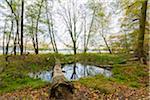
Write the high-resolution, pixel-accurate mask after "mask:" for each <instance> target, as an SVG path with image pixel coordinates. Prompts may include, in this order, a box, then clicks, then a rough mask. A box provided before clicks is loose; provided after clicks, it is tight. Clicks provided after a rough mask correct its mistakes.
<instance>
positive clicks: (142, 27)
mask: <svg viewBox="0 0 150 100" xmlns="http://www.w3.org/2000/svg"><path fill="white" fill-rule="evenodd" d="M141 2H142V8H141V16H140V32H139V34H138V41H137V42H138V45H137V49H136V52H135V55H136V56H137V57H138V58H139V60H141V59H142V58H145V56H144V49H143V48H144V34H145V23H146V11H147V2H148V0H144V1H141Z"/></svg>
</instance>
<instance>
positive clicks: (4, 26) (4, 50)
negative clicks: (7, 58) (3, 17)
mask: <svg viewBox="0 0 150 100" xmlns="http://www.w3.org/2000/svg"><path fill="white" fill-rule="evenodd" d="M5 29H6V21H5V25H4V31H3V55H4V54H5Z"/></svg>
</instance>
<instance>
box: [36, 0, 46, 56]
mask: <svg viewBox="0 0 150 100" xmlns="http://www.w3.org/2000/svg"><path fill="white" fill-rule="evenodd" d="M43 1H44V0H42V1H41V4H40V7H39V13H38V17H37V21H36V30H35V43H36V48H35V53H36V54H38V53H39V43H38V35H37V33H38V26H39V19H40V15H41V8H42V5H43Z"/></svg>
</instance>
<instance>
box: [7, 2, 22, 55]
mask: <svg viewBox="0 0 150 100" xmlns="http://www.w3.org/2000/svg"><path fill="white" fill-rule="evenodd" d="M5 1H6V2H7V4H8V5H9V7H10V9H11V12H12V14H14V16H15V20H16V26H17V31H16V37H15V39H14V48H13V50H14V55H16V44H17V43H16V42H17V36H18V44H19V19H18V17H17V15H16V13H15V12H14V10H13V7H12V5H11V4H12V0H11V3H10V2H8V1H7V0H5Z"/></svg>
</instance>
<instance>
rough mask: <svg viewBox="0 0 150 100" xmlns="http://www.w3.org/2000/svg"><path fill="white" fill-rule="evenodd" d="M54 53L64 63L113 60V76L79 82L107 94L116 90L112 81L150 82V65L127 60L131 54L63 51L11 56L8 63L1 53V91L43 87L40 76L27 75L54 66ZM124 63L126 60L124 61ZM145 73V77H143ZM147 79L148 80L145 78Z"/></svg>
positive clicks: (132, 84)
mask: <svg viewBox="0 0 150 100" xmlns="http://www.w3.org/2000/svg"><path fill="white" fill-rule="evenodd" d="M55 57H57V59H59V60H60V62H61V64H66V63H73V62H76V61H77V62H80V63H86V64H93V65H109V64H113V69H112V72H113V77H112V78H106V77H104V76H102V75H96V76H95V77H88V78H82V79H80V80H79V82H80V83H81V84H83V85H85V86H87V87H89V88H93V89H96V90H99V91H100V92H101V93H104V94H108V93H111V92H113V91H114V90H115V88H114V87H113V86H112V83H114V82H115V83H117V84H124V85H126V86H129V87H134V88H140V87H142V86H146V85H145V84H148V80H146V79H147V78H145V77H148V67H147V66H143V65H140V64H138V63H132V62H131V63H129V62H128V63H129V64H128V63H127V64H125V63H124V62H126V59H128V56H124V55H114V54H112V55H110V54H97V53H86V54H85V53H81V54H77V55H75V56H74V55H63V54H39V55H34V54H30V55H28V56H25V55H23V56H19V55H17V56H11V57H9V63H8V62H5V56H0V68H2V70H1V72H0V93H2V92H8V91H13V90H16V89H23V88H25V87H32V88H34V87H40V86H42V85H45V84H47V83H46V82H43V81H42V80H40V79H32V78H29V77H28V75H27V74H28V73H29V72H38V71H42V70H48V69H51V68H52V66H54V65H55V59H54V58H55ZM123 63H124V64H123ZM143 77H144V78H143ZM143 79H145V80H143Z"/></svg>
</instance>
